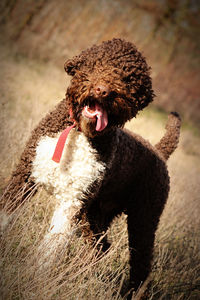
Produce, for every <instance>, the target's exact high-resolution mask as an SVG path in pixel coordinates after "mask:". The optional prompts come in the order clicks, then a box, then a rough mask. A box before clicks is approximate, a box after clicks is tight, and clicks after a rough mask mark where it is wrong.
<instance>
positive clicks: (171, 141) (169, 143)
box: [155, 112, 181, 160]
mask: <svg viewBox="0 0 200 300" xmlns="http://www.w3.org/2000/svg"><path fill="white" fill-rule="evenodd" d="M180 127H181V118H180V116H179V114H178V113H176V112H171V113H170V114H169V116H168V122H167V124H166V127H165V129H166V133H165V135H164V136H163V138H162V139H161V140H160V142H159V143H158V144H156V145H155V148H156V149H157V150H158V151H159V152H161V153H162V155H163V157H164V158H165V159H166V160H167V159H168V158H169V156H170V155H171V154H172V152H174V150H175V149H176V147H177V145H178V141H179V136H180Z"/></svg>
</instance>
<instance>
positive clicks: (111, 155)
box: [4, 39, 180, 290]
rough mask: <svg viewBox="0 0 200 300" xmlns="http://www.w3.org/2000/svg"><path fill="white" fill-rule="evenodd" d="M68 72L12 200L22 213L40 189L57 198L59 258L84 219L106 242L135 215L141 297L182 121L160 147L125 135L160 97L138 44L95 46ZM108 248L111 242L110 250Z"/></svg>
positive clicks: (134, 255)
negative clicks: (62, 94)
mask: <svg viewBox="0 0 200 300" xmlns="http://www.w3.org/2000/svg"><path fill="white" fill-rule="evenodd" d="M65 70H66V72H67V73H68V74H69V75H71V76H72V79H71V83H70V86H69V87H68V89H67V92H66V98H65V99H64V100H62V101H61V102H60V103H59V104H58V105H57V106H56V108H55V109H54V110H53V111H52V112H50V113H49V114H47V116H46V117H45V118H44V119H42V120H41V122H40V123H39V125H38V126H37V127H36V128H35V129H34V130H33V132H32V135H31V137H30V139H29V141H28V143H27V145H26V148H25V150H24V152H23V154H22V156H21V160H20V163H19V165H18V166H17V168H16V170H15V171H14V172H13V174H12V177H11V180H10V182H9V185H8V187H7V189H6V190H5V193H4V199H6V201H7V203H10V210H14V209H15V208H16V207H17V205H18V204H19V203H20V202H22V201H23V200H24V199H25V198H27V197H28V196H29V195H30V194H33V193H34V192H35V191H36V187H37V186H38V184H42V185H44V186H45V187H46V188H47V189H48V190H49V191H50V192H53V193H54V195H55V197H56V198H57V199H58V205H57V207H56V209H55V212H54V215H53V217H52V221H51V227H50V228H51V229H50V231H49V233H48V234H47V235H46V236H45V238H44V241H45V242H46V241H47V240H48V241H50V243H51V245H52V249H54V250H55V248H58V245H59V246H62V245H64V243H65V244H66V241H67V240H69V236H70V234H71V233H72V231H73V230H72V227H73V228H74V226H75V225H76V224H77V222H78V221H80V220H81V219H82V220H84V221H87V224H89V228H85V230H89V231H90V232H92V233H93V235H95V236H98V234H101V233H102V232H106V230H107V228H108V227H109V225H110V224H111V222H112V220H113V218H114V217H115V216H117V215H120V214H121V213H122V212H124V213H125V214H127V224H128V238H129V250H130V288H132V289H134V290H136V289H137V288H138V287H139V286H140V285H141V283H143V282H144V281H145V279H146V278H147V276H148V274H149V272H150V270H151V261H152V255H153V247H154V238H155V231H156V229H157V226H158V222H159V218H160V215H161V213H162V211H163V208H164V205H165V203H166V200H167V197H168V192H169V176H168V172H167V168H166V164H165V161H166V160H167V159H168V157H169V156H170V154H171V153H172V152H173V151H174V150H175V148H176V146H177V143H178V138H179V132H180V118H179V116H178V114H177V113H171V114H170V116H169V120H168V124H167V127H166V129H167V130H166V133H165V135H164V137H163V138H162V139H161V141H160V142H159V143H158V144H157V145H156V146H155V147H153V146H151V145H150V144H149V143H148V142H147V141H145V140H144V139H143V138H142V137H140V136H138V135H136V134H134V133H131V132H129V131H127V130H123V129H122V127H123V126H124V124H125V122H126V121H127V120H130V119H131V118H133V117H135V116H136V114H137V112H138V111H140V110H142V109H143V108H144V107H146V106H147V105H148V104H149V103H150V102H151V101H152V100H153V97H154V93H153V90H152V83H151V78H150V75H149V67H148V66H147V63H146V61H145V58H144V57H143V56H142V55H141V53H140V52H138V50H137V48H136V47H135V46H134V45H133V44H132V43H130V42H126V41H124V40H121V39H113V40H111V41H107V42H103V43H102V44H101V45H99V46H96V45H94V46H93V47H92V48H90V49H88V50H86V51H83V52H82V53H81V54H80V55H78V56H75V57H74V58H72V59H70V60H67V62H66V63H65ZM69 126H70V127H69ZM66 128H67V129H66ZM61 133H62V134H61ZM60 134H61V135H60ZM33 187H34V188H33ZM16 195H17V197H16ZM14 198H15V201H14V200H12V199H14ZM7 207H9V205H7ZM4 210H5V213H6V209H4ZM7 210H8V209H7ZM4 217H5V215H4ZM58 219H59V222H57V220H58ZM60 233H62V235H60ZM58 234H59V237H60V236H62V237H60V238H59V242H58V241H57V242H55V236H56V235H58ZM88 236H89V234H88ZM56 243H57V244H56ZM43 244H44V243H43ZM108 247H109V244H108V242H107V240H106V238H105V239H104V240H103V245H102V248H103V250H105V249H107V248H108ZM54 250H52V251H54ZM51 253H52V252H51Z"/></svg>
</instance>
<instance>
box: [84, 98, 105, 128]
mask: <svg viewBox="0 0 200 300" xmlns="http://www.w3.org/2000/svg"><path fill="white" fill-rule="evenodd" d="M82 114H83V116H84V117H87V118H89V119H94V118H96V119H97V123H96V131H102V130H104V129H105V128H106V126H107V125H108V114H107V112H106V110H105V109H104V108H103V107H102V106H101V105H100V104H99V103H97V102H96V103H95V104H94V105H92V106H85V107H84V108H83V112H82Z"/></svg>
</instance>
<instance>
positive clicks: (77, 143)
mask: <svg viewBox="0 0 200 300" xmlns="http://www.w3.org/2000/svg"><path fill="white" fill-rule="evenodd" d="M57 141H58V137H56V138H51V137H48V136H46V137H42V138H41V140H40V141H39V143H38V146H37V148H36V156H35V159H34V161H33V168H32V176H33V177H34V179H35V182H36V183H40V184H43V185H44V186H45V187H46V188H47V189H48V190H49V191H50V192H52V193H53V194H54V195H55V196H56V197H57V198H58V199H62V200H71V199H77V200H81V199H83V198H84V196H85V195H86V194H88V193H89V192H90V187H91V186H92V185H93V183H94V182H95V183H98V185H99V186H100V184H101V181H102V178H103V177H104V174H105V165H104V163H103V162H101V161H99V159H98V154H97V152H96V150H95V149H93V148H92V147H91V145H90V143H89V142H88V140H87V138H86V137H85V136H84V135H83V134H82V133H80V132H77V131H76V130H75V129H72V130H71V132H70V134H69V136H68V138H67V141H66V144H65V147H64V151H63V154H62V158H61V161H60V163H56V162H54V161H53V160H52V156H53V153H54V150H55V147H56V144H57ZM95 186H96V184H95Z"/></svg>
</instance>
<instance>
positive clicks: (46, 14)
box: [0, 0, 200, 128]
mask: <svg viewBox="0 0 200 300" xmlns="http://www.w3.org/2000/svg"><path fill="white" fill-rule="evenodd" d="M0 11H1V13H0V26H1V30H0V32H1V33H0V39H1V40H0V41H1V43H2V44H4V45H5V44H7V45H8V44H9V47H10V49H12V51H15V53H17V54H18V55H24V56H25V57H28V58H31V59H37V60H40V61H43V62H45V63H48V62H51V64H54V65H56V66H57V67H58V68H60V69H61V70H63V64H64V62H65V60H66V59H67V58H68V57H71V56H73V55H76V54H79V52H80V51H81V50H83V49H85V48H87V47H89V46H91V45H93V44H94V43H100V42H101V41H103V40H108V39H112V38H113V37H121V38H124V39H127V40H129V41H131V42H133V43H135V44H136V45H137V47H138V48H139V50H140V51H142V52H143V54H144V56H145V57H146V58H147V62H148V64H149V65H150V66H151V67H152V77H153V87H154V90H155V94H156V96H157V97H156V99H155V101H154V104H153V105H155V106H156V107H158V108H159V109H161V110H166V111H171V110H176V111H178V112H179V113H180V114H181V115H182V117H184V120H185V121H188V122H189V123H193V124H195V125H197V126H198V128H200V80H199V79H200V72H199V67H200V64H199V62H200V55H199V54H200V51H199V50H200V1H199V0H98V1H96V0H73V1H67V0H59V1H54V0H37V1H34V0H1V2H0ZM1 51H5V48H3V49H2V48H1ZM2 55H3V54H1V57H2ZM55 80H56V78H55Z"/></svg>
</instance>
